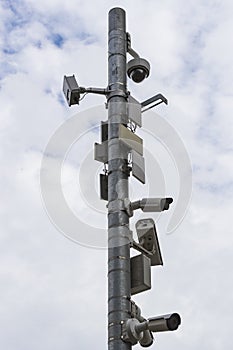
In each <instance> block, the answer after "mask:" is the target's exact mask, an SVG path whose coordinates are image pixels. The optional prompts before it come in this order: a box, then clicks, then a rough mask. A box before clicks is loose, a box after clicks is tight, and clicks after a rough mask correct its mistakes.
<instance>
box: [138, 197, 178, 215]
mask: <svg viewBox="0 0 233 350" xmlns="http://www.w3.org/2000/svg"><path fill="white" fill-rule="evenodd" d="M172 202H173V199H172V198H143V199H142V200H141V209H142V211H144V212H152V211H154V212H160V211H163V210H168V209H169V205H170V204H171V203H172Z"/></svg>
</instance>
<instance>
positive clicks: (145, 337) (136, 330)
mask: <svg viewBox="0 0 233 350" xmlns="http://www.w3.org/2000/svg"><path fill="white" fill-rule="evenodd" d="M180 323H181V318H180V315H179V314H177V313H174V314H169V315H162V316H157V317H152V318H149V319H148V320H144V321H143V322H140V321H139V320H138V319H136V318H130V319H128V320H127V321H126V324H125V325H124V326H123V332H122V333H123V334H122V339H123V340H124V341H126V342H130V343H131V344H132V345H135V344H137V342H138V341H139V343H140V344H141V345H142V346H144V347H148V346H150V345H151V344H152V343H153V335H152V334H151V332H164V331H175V330H176V329H177V328H178V327H179V325H180Z"/></svg>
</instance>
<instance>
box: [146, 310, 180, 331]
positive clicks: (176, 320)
mask: <svg viewBox="0 0 233 350" xmlns="http://www.w3.org/2000/svg"><path fill="white" fill-rule="evenodd" d="M180 324H181V318H180V315H179V314H177V313H174V314H168V315H163V316H157V317H152V318H149V319H148V329H149V330H150V331H151V332H164V331H175V330H176V329H177V328H178V327H179V325H180Z"/></svg>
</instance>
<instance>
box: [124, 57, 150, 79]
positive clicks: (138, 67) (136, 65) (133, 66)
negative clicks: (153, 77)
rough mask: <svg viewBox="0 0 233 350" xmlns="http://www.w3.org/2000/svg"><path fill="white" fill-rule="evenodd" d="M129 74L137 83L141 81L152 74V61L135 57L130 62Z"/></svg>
mask: <svg viewBox="0 0 233 350" xmlns="http://www.w3.org/2000/svg"><path fill="white" fill-rule="evenodd" d="M127 74H128V77H129V78H130V79H132V80H133V81H134V82H135V83H141V82H142V81H143V80H144V79H145V78H147V77H148V76H149V74H150V63H149V62H148V61H147V60H145V59H144V58H134V59H132V60H131V61H129V62H128V65H127Z"/></svg>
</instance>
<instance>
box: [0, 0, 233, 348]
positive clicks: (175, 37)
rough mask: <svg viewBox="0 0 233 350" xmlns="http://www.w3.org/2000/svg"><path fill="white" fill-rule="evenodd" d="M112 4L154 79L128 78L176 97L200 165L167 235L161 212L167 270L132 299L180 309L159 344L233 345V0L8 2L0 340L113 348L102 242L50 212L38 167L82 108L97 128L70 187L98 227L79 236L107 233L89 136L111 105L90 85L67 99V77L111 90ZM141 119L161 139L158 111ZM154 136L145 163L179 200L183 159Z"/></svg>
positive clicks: (3, 9)
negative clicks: (69, 232) (70, 229)
mask: <svg viewBox="0 0 233 350" xmlns="http://www.w3.org/2000/svg"><path fill="white" fill-rule="evenodd" d="M115 6H121V7H123V8H124V9H125V10H126V11H127V30H128V31H129V32H130V33H131V38H132V44H133V47H134V48H135V49H136V50H137V51H139V53H140V54H141V55H142V56H143V57H145V58H146V59H148V60H149V61H150V63H151V67H152V69H151V75H150V77H149V78H148V79H147V80H146V81H145V82H143V83H142V84H139V85H135V84H133V83H132V82H129V84H128V88H129V90H130V91H131V92H132V94H133V95H134V96H135V97H136V98H137V99H139V100H140V101H141V100H143V99H146V98H148V97H150V96H151V95H152V94H155V93H158V92H161V93H163V94H164V95H165V96H166V97H167V98H168V99H169V106H168V107H159V108H158V109H157V111H156V112H157V113H158V114H159V115H160V116H161V117H163V118H164V119H165V120H166V121H167V122H169V123H170V124H169V125H172V128H173V129H174V130H176V132H177V133H178V134H179V137H180V139H181V140H182V142H183V143H184V145H185V149H186V151H187V153H188V155H189V158H190V160H191V163H192V181H193V188H192V197H191V202H190V205H189V207H188V211H187V214H186V216H185V218H184V220H183V221H182V223H181V224H180V225H179V227H178V228H177V229H176V230H175V231H174V232H173V233H172V234H167V233H166V227H167V225H168V222H169V218H170V215H171V214H170V213H164V215H163V216H162V217H161V218H160V220H159V222H158V231H159V238H160V244H161V249H162V252H163V259H164V266H163V267H155V268H153V270H152V283H153V288H152V290H150V291H148V292H145V293H142V294H140V295H138V296H135V298H134V299H135V300H136V302H137V303H138V304H139V305H140V306H141V308H142V310H143V315H144V316H145V317H149V316H154V315H157V314H163V313H169V312H172V311H177V312H179V313H180V314H181V316H182V327H180V329H179V330H178V331H177V332H175V333H170V334H168V333H167V334H158V335H157V336H156V343H154V345H153V347H154V348H155V347H157V349H161V350H162V349H166V348H169V347H171V346H172V348H173V349H179V350H182V349H185V350H186V349H193V350H194V349H197V348H201V349H202V350H209V349H212V350H215V349H222V348H229V347H230V346H231V344H232V339H231V333H232V331H231V323H232V315H231V310H232V305H233V295H232V288H233V280H232V269H231V266H232V264H233V256H232V248H233V236H232V233H231V231H232V229H231V226H232V223H231V215H232V214H231V213H232V210H231V203H232V195H233V162H232V154H233V149H232V145H231V138H232V135H233V121H232V120H233V119H232V115H230V113H231V110H232V106H233V102H232V96H233V88H232V86H233V85H232V73H233V64H232V62H233V39H232V32H233V21H232V20H233V3H232V1H230V0H224V1H217V0H216V1H215V0H204V1H203V0H196V1H194V0H191V1H181V0H170V1H169V0H165V1H163V2H161V1H152V0H144V1H142V0H136V1H132V0H129V1H114V0H109V1H107V0H106V1H105V0H100V1H98V2H97V1H96V2H94V1H92V2H90V1H79V0H69V1H67V2H65V1H62V0H47V1H45V0H40V1H33V0H25V1H23V0H15V1H14V0H12V1H11V0H0V33H1V35H0V50H1V55H0V106H1V113H0V118H1V122H0V133H1V148H0V164H1V176H0V191H1V192H0V193H1V204H0V225H1V230H0V237H1V244H0V342H1V347H2V348H3V349H4V350H16V349H17V350H29V349H30V350H31V349H34V350H37V349H38V350H39V349H44V350H51V349H57V350H64V349H70V350H72V349H88V348H95V349H103V348H107V346H106V338H107V335H106V324H107V318H106V314H107V308H106V295H107V289H106V285H107V277H106V275H107V267H106V264H107V255H106V250H104V249H99V248H97V247H96V248H93V247H92V248H87V247H85V246H83V245H81V244H77V242H76V243H75V242H74V240H71V239H68V238H67V237H65V236H64V235H63V234H62V233H61V232H60V231H59V227H56V222H55V225H54V223H52V222H51V218H49V216H48V215H47V212H46V208H45V205H44V203H43V201H42V198H41V189H40V169H41V161H42V158H43V154H44V150H45V147H46V145H47V144H48V142H49V140H51V137H52V135H53V134H54V132H55V131H56V130H57V129H58V128H59V127H60V126H61V125H67V123H68V122H69V120H71V119H72V118H74V116H75V118H76V120H78V119H77V118H80V129H78V130H77V135H78V136H80V135H81V134H82V133H83V132H84V133H85V132H87V130H88V128H90V126H93V128H92V129H91V131H89V132H88V137H86V138H85V137H80V138H79V140H78V142H77V143H76V145H73V147H71V149H70V152H69V154H67V157H66V162H64V166H63V180H62V181H63V182H62V188H63V189H64V194H65V197H66V199H67V203H68V204H69V206H70V207H71V208H72V210H73V211H74V212H75V213H76V215H77V216H79V218H80V217H82V220H81V219H80V222H81V221H84V222H88V224H89V226H86V228H85V230H86V231H85V232H84V233H83V227H84V226H82V224H81V223H80V227H77V232H78V234H80V232H81V231H82V232H81V235H83V237H84V236H85V235H86V234H87V235H88V232H89V231H88V230H89V229H88V228H90V230H91V229H93V227H94V228H96V230H97V229H98V230H100V229H101V230H102V231H103V232H102V234H103V235H104V230H103V228H104V225H105V224H106V222H104V220H105V219H104V218H105V213H106V212H105V207H104V205H105V203H100V204H98V203H97V202H98V195H97V191H98V188H97V187H98V186H97V182H98V178H97V173H98V172H99V170H101V167H100V164H97V163H96V162H94V161H93V160H92V157H93V155H92V153H91V149H92V146H90V145H93V143H94V142H95V141H97V142H98V140H99V136H98V133H97V132H96V128H95V123H96V120H97V119H98V121H100V120H101V119H100V118H102V119H105V118H106V116H102V117H100V116H99V115H101V113H102V111H103V112H104V110H102V109H101V110H100V109H99V108H100V107H97V106H99V105H101V104H102V106H103V105H104V102H105V100H104V98H103V97H100V96H91V95H88V96H87V97H86V98H85V99H84V100H83V101H82V103H81V104H80V106H75V107H72V108H68V107H67V105H66V104H65V101H64V99H63V95H62V79H63V76H64V74H67V75H70V74H73V73H75V74H76V76H77V77H78V78H77V79H78V81H79V83H80V85H82V86H99V87H106V84H107V83H106V82H107V16H108V11H109V10H110V9H111V8H112V7H115ZM90 107H91V108H92V110H91V112H90V111H89V112H86V110H87V109H88V108H90ZM102 108H103V107H102ZM85 118H86V119H85ZM143 118H145V125H148V122H149V123H150V122H151V124H149V125H151V132H152V133H154V134H155V135H156V125H154V124H153V116H152V117H150V115H149V114H148V119H147V122H146V118H147V117H146V115H145V116H143ZM150 118H151V119H150ZM146 123H147V124H146ZM77 125H78V124H77ZM147 130H148V126H147ZM144 136H145V138H146V134H145V135H144ZM145 145H146V147H147V150H149V149H151V147H152V146H153V147H154V149H155V151H154V155H153V159H154V162H149V163H148V162H147V163H146V164H147V166H146V171H147V176H148V182H149V183H150V182H151V186H152V182H153V176H152V175H153V172H155V171H156V169H157V163H159V164H160V170H161V171H162V173H163V177H164V181H161V184H164V183H165V184H166V188H165V192H166V193H167V194H172V195H174V198H175V197H176V195H177V193H178V191H179V188H180V187H181V186H182V183H179V176H178V175H179V174H178V173H179V169H178V170H177V169H176V165H177V164H175V165H174V159H173V160H172V157H171V156H170V155H169V152H167V155H166V156H165V154H166V148H164V147H162V146H161V143H159V142H158V141H154V144H153V142H152V141H148V143H147V144H146V140H145ZM70 146H71V144H70ZM156 146H157V148H156ZM156 150H157V151H156ZM169 151H170V152H171V153H172V151H174V150H171V149H170V150H169ZM155 154H156V156H155ZM149 156H150V155H149V152H148V157H149ZM148 159H149V158H148ZM146 160H147V156H146ZM176 160H177V159H175V163H176ZM177 161H178V160H177ZM156 162H157V163H156ZM171 174H172V175H171ZM173 174H174V176H173ZM177 174H178V175H177ZM92 175H93V176H92ZM94 175H95V176H94ZM160 180H161V179H160ZM132 184H133V185H135V187H134V188H133V185H131V193H132V195H133V197H135V198H137V197H141V198H142V196H143V195H145V192H143V191H144V189H143V186H142V185H140V186H139V185H138V184H136V181H134V182H132ZM92 189H93V190H92ZM145 189H146V190H145V191H147V192H148V191H149V190H148V187H145ZM150 191H151V190H150ZM172 191H174V193H173V192H172ZM80 192H82V193H80ZM152 192H153V191H152ZM156 194H157V193H153V195H154V196H155V195H156ZM56 205H57V203H54V206H56ZM171 213H172V212H171ZM152 217H154V218H156V217H155V216H153V215H152ZM100 222H101V223H102V224H100ZM101 225H103V226H101ZM98 230H97V232H98V234H100V232H101V231H98ZM63 233H64V234H66V232H63ZM103 237H104V236H103ZM70 238H72V237H70ZM80 243H83V244H85V242H82V239H81V242H80ZM92 245H93V246H94V245H96V246H98V244H95V243H94V244H92ZM135 348H139V346H136V347H135Z"/></svg>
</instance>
